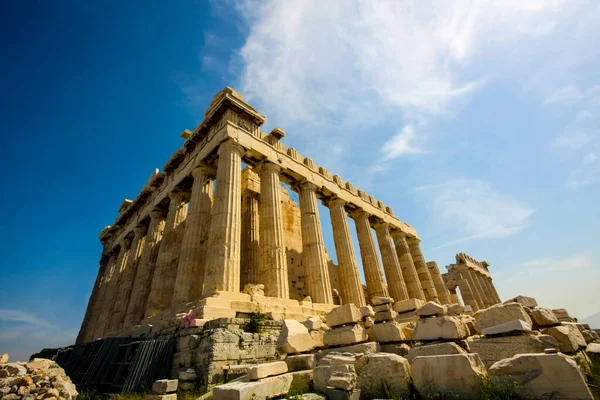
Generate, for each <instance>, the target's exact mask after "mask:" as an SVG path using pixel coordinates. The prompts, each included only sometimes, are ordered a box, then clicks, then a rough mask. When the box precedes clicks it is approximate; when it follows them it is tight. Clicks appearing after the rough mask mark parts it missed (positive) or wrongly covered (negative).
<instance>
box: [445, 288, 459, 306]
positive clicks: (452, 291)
mask: <svg viewBox="0 0 600 400" xmlns="http://www.w3.org/2000/svg"><path fill="white" fill-rule="evenodd" d="M448 293H449V295H450V304H462V302H461V301H460V297H459V296H458V293H456V287H455V288H454V289H448Z"/></svg>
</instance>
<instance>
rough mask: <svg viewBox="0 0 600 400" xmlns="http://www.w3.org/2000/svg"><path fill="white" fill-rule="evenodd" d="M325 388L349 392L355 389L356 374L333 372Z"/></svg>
mask: <svg viewBox="0 0 600 400" xmlns="http://www.w3.org/2000/svg"><path fill="white" fill-rule="evenodd" d="M327 386H328V387H332V388H334V389H340V390H345V391H346V392H351V391H352V390H354V388H355V387H356V374H354V373H351V372H334V373H333V374H331V376H330V377H329V380H328V381H327Z"/></svg>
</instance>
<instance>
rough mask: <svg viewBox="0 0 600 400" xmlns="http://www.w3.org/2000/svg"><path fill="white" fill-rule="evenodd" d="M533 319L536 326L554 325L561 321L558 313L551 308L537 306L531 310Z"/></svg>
mask: <svg viewBox="0 0 600 400" xmlns="http://www.w3.org/2000/svg"><path fill="white" fill-rule="evenodd" d="M530 315H531V319H532V320H533V323H534V326H538V327H543V326H553V325H558V324H559V323H560V322H559V321H558V318H556V315H554V313H553V312H552V310H551V309H549V308H536V309H535V310H531V311H530Z"/></svg>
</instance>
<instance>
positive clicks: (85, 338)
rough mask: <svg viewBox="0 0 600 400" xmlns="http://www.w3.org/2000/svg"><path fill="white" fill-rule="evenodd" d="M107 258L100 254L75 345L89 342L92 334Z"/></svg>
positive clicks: (105, 255)
mask: <svg viewBox="0 0 600 400" xmlns="http://www.w3.org/2000/svg"><path fill="white" fill-rule="evenodd" d="M109 258H110V257H109V256H108V255H107V254H104V253H102V257H101V258H100V268H98V274H97V275H96V281H95V282H94V287H93V289H92V294H91V295H90V299H89V301H88V305H87V308H86V310H85V316H84V317H83V323H82V324H81V329H79V334H78V335H77V339H76V340H75V344H81V343H86V342H89V341H90V336H91V334H92V332H91V330H92V329H93V321H94V320H95V319H96V318H97V312H98V298H99V297H100V291H101V288H100V285H101V282H102V278H103V277H104V273H105V272H106V266H107V265H108V262H109Z"/></svg>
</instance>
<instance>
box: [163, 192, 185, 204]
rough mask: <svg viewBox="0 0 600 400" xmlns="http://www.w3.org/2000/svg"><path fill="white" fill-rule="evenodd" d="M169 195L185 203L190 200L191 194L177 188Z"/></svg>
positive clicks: (170, 197) (171, 198)
mask: <svg viewBox="0 0 600 400" xmlns="http://www.w3.org/2000/svg"><path fill="white" fill-rule="evenodd" d="M168 196H169V199H170V200H171V201H176V202H180V203H185V202H187V201H188V200H189V197H190V194H189V193H188V192H183V191H180V190H177V191H173V192H171V193H169V194H168Z"/></svg>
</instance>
